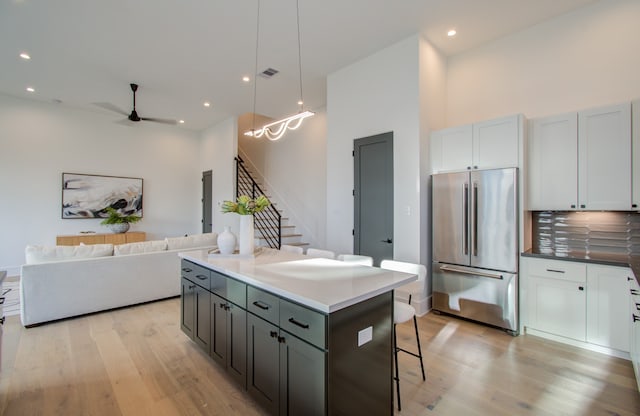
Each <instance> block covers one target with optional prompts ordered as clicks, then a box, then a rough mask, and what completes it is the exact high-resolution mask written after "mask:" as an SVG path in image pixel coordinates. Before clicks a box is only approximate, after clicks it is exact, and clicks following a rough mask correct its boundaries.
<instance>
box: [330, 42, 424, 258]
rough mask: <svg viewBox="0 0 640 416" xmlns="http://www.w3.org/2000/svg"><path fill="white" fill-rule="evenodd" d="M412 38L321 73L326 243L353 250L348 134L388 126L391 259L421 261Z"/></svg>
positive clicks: (416, 73) (414, 46) (379, 130)
mask: <svg viewBox="0 0 640 416" xmlns="http://www.w3.org/2000/svg"><path fill="white" fill-rule="evenodd" d="M419 42H420V40H419V37H418V36H412V37H410V38H408V39H406V40H404V41H402V42H399V43H397V44H395V45H393V46H391V47H389V48H386V49H384V50H382V51H380V52H378V53H376V54H374V55H372V56H369V57H368V58H365V59H363V60H361V61H359V62H356V63H354V64H352V65H350V66H348V67H346V68H343V69H341V70H339V71H337V72H335V73H333V74H331V75H330V76H329V77H328V79H327V247H328V248H329V249H331V250H334V251H336V252H341V253H351V252H352V250H353V236H352V235H351V230H352V229H353V196H352V189H353V157H352V154H351V152H352V150H353V140H354V139H358V138H362V137H367V136H372V135H375V134H379V133H384V132H388V131H392V132H393V147H394V148H393V152H394V160H393V163H394V238H393V240H394V258H396V259H397V260H405V261H414V262H417V261H420V257H421V246H420V214H421V213H420V208H421V207H420V190H421V181H420V179H421V177H420V150H421V149H420V117H419V111H420V102H419V87H420V85H419V59H418V58H419Z"/></svg>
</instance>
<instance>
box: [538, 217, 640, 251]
mask: <svg viewBox="0 0 640 416" xmlns="http://www.w3.org/2000/svg"><path fill="white" fill-rule="evenodd" d="M532 223H533V229H532V233H533V241H532V243H533V250H534V251H537V252H539V253H543V254H544V253H557V254H563V253H572V252H574V253H615V254H634V255H640V214H639V213H637V212H617V211H616V212H613V211H610V212H569V211H534V212H532Z"/></svg>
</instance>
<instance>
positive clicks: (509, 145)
mask: <svg viewBox="0 0 640 416" xmlns="http://www.w3.org/2000/svg"><path fill="white" fill-rule="evenodd" d="M523 119H524V118H523V117H522V116H517V115H516V116H509V117H503V118H499V119H495V120H488V121H483V122H480V123H475V124H474V125H473V168H474V169H492V168H516V167H518V165H519V164H518V150H519V148H520V138H521V137H522V134H521V128H522V124H523Z"/></svg>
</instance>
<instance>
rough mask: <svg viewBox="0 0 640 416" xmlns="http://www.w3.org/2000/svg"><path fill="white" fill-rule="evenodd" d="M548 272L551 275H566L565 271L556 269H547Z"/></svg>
mask: <svg viewBox="0 0 640 416" xmlns="http://www.w3.org/2000/svg"><path fill="white" fill-rule="evenodd" d="M547 271H548V272H551V273H564V270H556V269H547Z"/></svg>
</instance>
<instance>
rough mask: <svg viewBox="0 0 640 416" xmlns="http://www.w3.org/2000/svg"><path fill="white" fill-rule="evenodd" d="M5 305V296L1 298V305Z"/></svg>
mask: <svg viewBox="0 0 640 416" xmlns="http://www.w3.org/2000/svg"><path fill="white" fill-rule="evenodd" d="M2 304H4V296H3V297H1V298H0V305H2Z"/></svg>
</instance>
